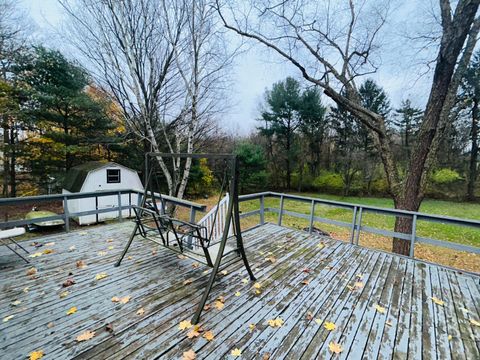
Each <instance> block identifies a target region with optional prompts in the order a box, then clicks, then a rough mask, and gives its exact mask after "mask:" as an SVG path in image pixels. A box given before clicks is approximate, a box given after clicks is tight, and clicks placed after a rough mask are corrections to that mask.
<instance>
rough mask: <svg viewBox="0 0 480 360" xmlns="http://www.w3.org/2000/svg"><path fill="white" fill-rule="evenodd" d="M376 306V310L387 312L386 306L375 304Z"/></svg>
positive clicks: (382, 312)
mask: <svg viewBox="0 0 480 360" xmlns="http://www.w3.org/2000/svg"><path fill="white" fill-rule="evenodd" d="M374 308H375V310H377V311H378V312H379V313H380V314H385V308H384V307H381V306H380V305H378V304H375V306H374Z"/></svg>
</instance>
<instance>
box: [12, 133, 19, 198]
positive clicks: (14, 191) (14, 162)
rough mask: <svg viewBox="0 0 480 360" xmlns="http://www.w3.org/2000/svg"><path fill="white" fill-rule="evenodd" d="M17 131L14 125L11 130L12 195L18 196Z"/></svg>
mask: <svg viewBox="0 0 480 360" xmlns="http://www.w3.org/2000/svg"><path fill="white" fill-rule="evenodd" d="M16 137H17V133H16V131H15V127H12V129H11V131H10V196H11V197H16V196H17V184H16V181H17V179H16V169H15V168H16V166H17V152H16V148H15V144H16Z"/></svg>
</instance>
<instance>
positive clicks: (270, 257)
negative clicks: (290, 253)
mask: <svg viewBox="0 0 480 360" xmlns="http://www.w3.org/2000/svg"><path fill="white" fill-rule="evenodd" d="M265 261H270V262H271V263H272V264H275V263H276V262H277V259H276V258H275V257H274V256H269V257H266V258H265Z"/></svg>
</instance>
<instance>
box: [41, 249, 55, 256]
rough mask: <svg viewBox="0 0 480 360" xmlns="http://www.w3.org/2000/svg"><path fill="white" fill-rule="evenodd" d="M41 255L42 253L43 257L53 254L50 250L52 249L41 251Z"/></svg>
mask: <svg viewBox="0 0 480 360" xmlns="http://www.w3.org/2000/svg"><path fill="white" fill-rule="evenodd" d="M43 253H44V254H45V255H48V254H51V253H53V250H52V249H45V250H43Z"/></svg>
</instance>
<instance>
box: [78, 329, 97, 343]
mask: <svg viewBox="0 0 480 360" xmlns="http://www.w3.org/2000/svg"><path fill="white" fill-rule="evenodd" d="M94 336H95V331H90V330H87V331H84V332H83V333H81V334H80V335H78V336H77V337H76V339H75V340H77V341H78V342H81V341H87V340H90V339H91V338H93V337H94Z"/></svg>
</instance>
